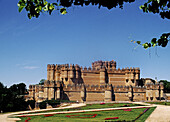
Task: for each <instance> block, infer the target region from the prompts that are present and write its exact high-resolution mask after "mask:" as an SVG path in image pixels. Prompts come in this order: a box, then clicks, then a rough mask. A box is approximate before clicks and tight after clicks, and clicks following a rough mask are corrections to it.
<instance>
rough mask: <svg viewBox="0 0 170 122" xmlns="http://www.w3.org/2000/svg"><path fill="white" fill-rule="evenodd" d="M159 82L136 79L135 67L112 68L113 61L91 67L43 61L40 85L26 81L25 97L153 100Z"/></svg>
mask: <svg viewBox="0 0 170 122" xmlns="http://www.w3.org/2000/svg"><path fill="white" fill-rule="evenodd" d="M162 98H163V84H161V83H158V82H157V81H154V80H152V79H149V78H146V79H140V69H139V68H123V69H120V68H118V69H117V68H116V62H115V61H113V60H112V61H96V62H93V63H92V67H89V68H86V67H84V68H83V67H80V66H79V65H77V64H76V65H70V66H69V65H68V64H62V65H57V64H56V65H54V64H52V65H50V64H48V65H47V80H46V81H45V82H44V85H30V86H29V97H28V99H30V100H31V99H35V100H36V102H42V101H44V100H51V99H55V100H57V99H60V100H66V99H67V100H70V101H79V102H83V101H157V100H161V99H162Z"/></svg>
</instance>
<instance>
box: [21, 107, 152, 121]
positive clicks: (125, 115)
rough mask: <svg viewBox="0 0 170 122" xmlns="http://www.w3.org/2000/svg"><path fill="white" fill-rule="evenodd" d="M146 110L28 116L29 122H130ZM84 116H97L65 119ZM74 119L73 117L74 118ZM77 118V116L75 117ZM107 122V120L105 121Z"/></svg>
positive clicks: (146, 115) (145, 114) (24, 118)
mask: <svg viewBox="0 0 170 122" xmlns="http://www.w3.org/2000/svg"><path fill="white" fill-rule="evenodd" d="M145 109H146V108H138V109H132V111H123V110H111V111H96V112H84V113H68V114H55V115H53V116H50V117H44V116H43V115H39V116H30V118H31V120H29V121H30V122H31V121H32V122H46V121H48V122H55V121H62V122H63V121H64V122H67V121H69V122H78V121H105V120H104V119H105V118H110V117H119V119H116V121H123V120H125V121H132V120H134V119H135V118H136V117H137V116H139V115H140V113H142V112H143V111H144V110H145ZM154 109H155V107H154V108H150V109H149V110H148V111H146V112H145V113H144V114H143V115H142V116H141V117H140V118H139V119H138V120H137V121H138V122H141V121H145V120H146V119H147V118H148V116H149V115H150V114H151V113H152V112H153V110H154ZM84 114H97V116H96V117H94V118H69V117H66V116H68V115H79V116H81V117H83V116H87V115H84ZM74 117H75V116H74ZM77 117H78V116H77ZM20 118H21V119H22V120H21V121H19V122H24V121H25V120H26V119H27V118H28V117H20ZM107 121H108V120H107Z"/></svg>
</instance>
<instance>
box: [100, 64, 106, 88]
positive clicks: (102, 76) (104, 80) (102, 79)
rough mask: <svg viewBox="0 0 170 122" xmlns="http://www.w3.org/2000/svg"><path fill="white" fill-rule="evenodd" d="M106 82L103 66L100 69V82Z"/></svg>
mask: <svg viewBox="0 0 170 122" xmlns="http://www.w3.org/2000/svg"><path fill="white" fill-rule="evenodd" d="M105 83H106V69H105V68H104V67H103V68H101V69H100V84H102V85H104V84H105Z"/></svg>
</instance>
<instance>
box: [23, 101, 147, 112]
mask: <svg viewBox="0 0 170 122" xmlns="http://www.w3.org/2000/svg"><path fill="white" fill-rule="evenodd" d="M124 105H128V106H127V107H132V106H144V105H139V104H132V103H106V104H103V105H100V104H87V105H86V106H83V107H78V108H67V109H56V110H48V111H40V112H30V113H29V114H32V113H46V112H58V111H74V110H87V109H101V108H117V107H124ZM25 114H27V113H25Z"/></svg>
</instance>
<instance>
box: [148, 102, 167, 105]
mask: <svg viewBox="0 0 170 122" xmlns="http://www.w3.org/2000/svg"><path fill="white" fill-rule="evenodd" d="M147 103H150V104H159V105H170V102H147Z"/></svg>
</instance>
